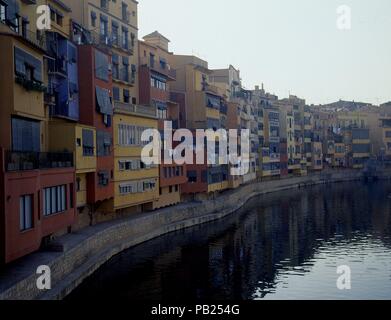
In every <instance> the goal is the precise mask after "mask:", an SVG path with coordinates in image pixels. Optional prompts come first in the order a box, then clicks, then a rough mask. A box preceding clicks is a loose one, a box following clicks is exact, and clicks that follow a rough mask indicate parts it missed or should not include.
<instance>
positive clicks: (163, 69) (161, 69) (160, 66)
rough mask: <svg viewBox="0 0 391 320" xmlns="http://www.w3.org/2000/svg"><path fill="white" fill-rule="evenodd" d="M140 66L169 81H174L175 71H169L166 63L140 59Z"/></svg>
mask: <svg viewBox="0 0 391 320" xmlns="http://www.w3.org/2000/svg"><path fill="white" fill-rule="evenodd" d="M140 65H144V66H147V67H148V68H150V69H151V70H152V71H155V72H158V73H160V74H162V75H164V76H166V77H167V78H168V79H170V80H173V81H175V80H176V70H174V69H171V67H170V65H169V64H168V63H160V62H159V61H155V60H152V59H151V58H149V57H142V58H141V61H140Z"/></svg>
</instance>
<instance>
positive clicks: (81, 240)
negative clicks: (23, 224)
mask: <svg viewBox="0 0 391 320" xmlns="http://www.w3.org/2000/svg"><path fill="white" fill-rule="evenodd" d="M390 176H391V174H383V177H384V178H386V177H390ZM362 178H363V174H362V172H359V171H353V170H341V171H330V173H319V174H312V175H309V176H306V177H293V178H288V179H281V180H272V181H262V182H257V183H251V184H247V185H244V186H241V187H240V188H238V189H235V190H230V191H227V192H225V193H223V194H221V195H220V196H218V197H216V199H213V200H205V201H199V202H189V203H182V204H179V205H177V206H174V207H170V208H164V209H161V210H158V211H154V212H150V213H144V214H139V215H137V216H133V217H131V218H127V219H122V220H116V221H111V222H107V223H102V224H99V225H95V226H91V227H88V228H85V229H83V230H80V231H78V232H76V233H72V234H68V235H65V236H63V237H61V238H60V239H58V242H59V245H60V246H59V247H61V252H37V253H34V254H31V255H29V256H28V257H25V258H23V259H21V260H19V261H18V262H16V263H13V264H11V265H9V266H6V269H5V270H3V271H1V272H0V299H62V298H64V297H65V296H66V295H68V294H69V293H70V292H71V291H72V290H73V289H75V288H76V287H77V286H78V285H80V283H81V282H82V281H83V280H84V279H85V278H86V277H88V276H89V275H91V274H92V273H93V272H94V271H96V270H97V269H98V268H99V267H100V266H101V265H102V264H103V263H105V262H106V261H108V260H109V259H110V258H112V257H113V256H114V255H116V254H118V253H120V252H122V251H123V250H126V249H128V248H130V247H132V246H135V245H137V244H140V243H142V242H145V241H148V240H150V239H153V238H156V237H158V236H161V235H163V234H166V233H169V232H173V231H176V230H180V229H183V228H188V227H191V226H195V225H199V224H202V223H206V222H210V221H213V220H217V219H221V218H223V217H225V216H227V215H229V214H232V213H234V212H235V211H237V210H238V209H239V208H240V207H242V206H243V205H244V204H245V203H246V202H247V201H248V200H250V199H251V198H253V197H256V196H259V195H262V194H266V193H271V192H278V191H282V190H287V189H291V188H304V187H308V186H311V185H317V184H325V183H335V182H341V181H353V180H359V179H362ZM39 265H48V266H49V267H50V269H51V279H52V280H51V281H52V283H51V284H52V289H51V290H48V291H45V292H42V291H40V290H39V289H38V288H37V286H36V280H37V277H38V275H37V274H36V270H37V267H38V266H39Z"/></svg>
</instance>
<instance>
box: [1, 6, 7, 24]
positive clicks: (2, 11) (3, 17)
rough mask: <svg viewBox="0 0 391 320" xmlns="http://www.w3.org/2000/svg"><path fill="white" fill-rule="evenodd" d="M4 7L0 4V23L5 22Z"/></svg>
mask: <svg viewBox="0 0 391 320" xmlns="http://www.w3.org/2000/svg"><path fill="white" fill-rule="evenodd" d="M5 8H6V7H5V5H4V4H3V3H1V2H0V21H3V22H4V21H5Z"/></svg>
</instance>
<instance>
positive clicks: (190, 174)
mask: <svg viewBox="0 0 391 320" xmlns="http://www.w3.org/2000/svg"><path fill="white" fill-rule="evenodd" d="M187 178H188V181H189V182H190V183H194V182H197V171H188V172H187Z"/></svg>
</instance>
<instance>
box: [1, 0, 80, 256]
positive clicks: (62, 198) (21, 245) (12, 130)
mask: <svg viewBox="0 0 391 320" xmlns="http://www.w3.org/2000/svg"><path fill="white" fill-rule="evenodd" d="M37 2H38V3H39V1H37ZM42 3H43V1H42ZM45 3H46V2H45ZM47 3H48V4H49V5H50V6H51V10H52V18H53V16H55V15H54V14H53V12H55V13H56V14H57V15H58V16H59V17H61V18H59V19H57V20H56V21H53V29H52V30H53V32H58V33H61V34H62V35H64V36H65V37H66V36H67V34H66V32H65V28H63V27H64V25H63V23H65V21H67V19H68V17H69V13H70V9H69V8H68V7H67V6H65V5H64V4H63V3H62V2H61V1H48V2H47ZM35 4H36V3H31V2H26V1H17V0H7V1H2V2H1V3H0V10H1V13H2V15H1V19H0V32H1V33H0V50H1V53H2V59H0V69H1V71H2V72H1V74H0V94H1V95H2V108H0V119H1V134H0V149H1V152H0V154H1V156H0V162H1V163H0V164H1V166H0V168H1V171H2V172H1V174H0V194H1V198H0V206H1V210H0V212H1V216H0V221H1V222H0V228H1V230H0V234H1V237H2V239H1V248H0V259H1V262H4V263H7V262H10V261H13V260H15V259H17V258H20V257H22V256H24V255H26V254H29V253H31V252H33V251H36V250H38V249H39V247H40V246H41V244H42V242H44V241H45V239H47V238H49V237H51V236H52V235H55V234H60V233H65V232H67V231H68V230H69V229H70V227H71V226H72V224H73V223H74V222H75V220H76V215H75V186H74V184H75V167H74V158H73V154H72V153H71V152H69V151H68V150H62V151H61V152H56V151H54V150H53V149H51V140H52V139H56V137H52V136H49V134H48V132H49V122H50V118H49V115H53V113H56V112H58V111H59V109H61V107H63V106H64V105H63V103H64V102H65V101H69V102H71V101H73V99H74V98H75V97H74V96H71V91H69V92H68V93H69V95H62V93H64V91H63V90H62V88H59V89H58V90H57V91H51V90H50V88H51V77H52V73H53V69H51V65H50V64H49V61H48V60H50V61H55V58H56V57H55V56H54V55H53V52H51V51H50V50H48V49H49V45H51V44H53V42H52V41H51V39H50V35H48V37H47V35H46V33H44V32H42V31H40V30H36V27H35V26H36V18H37V17H36V11H35V8H36V7H35ZM55 17H56V16H55ZM61 19H62V20H61ZM72 49H74V47H73V46H69V47H67V51H68V50H69V51H68V53H69V52H71V53H72V52H73V51H72ZM75 60H76V61H75ZM75 60H72V61H69V63H68V64H67V65H66V67H67V68H70V69H72V70H75V68H76V65H77V59H75ZM76 82H77V79H76V78H75V73H73V74H72V75H71V76H70V77H68V78H67V79H65V80H64V81H63V82H62V83H61V85H64V86H67V85H68V86H69V85H71V84H72V83H76ZM53 95H55V97H54V98H53V101H52V102H53V104H50V103H48V101H51V99H48V97H50V96H53ZM72 108H74V111H75V113H74V114H72V118H77V103H76V102H75V103H74V104H72V103H70V109H72Z"/></svg>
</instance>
